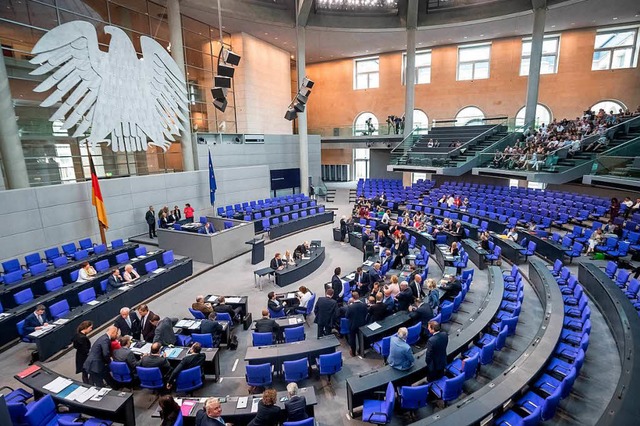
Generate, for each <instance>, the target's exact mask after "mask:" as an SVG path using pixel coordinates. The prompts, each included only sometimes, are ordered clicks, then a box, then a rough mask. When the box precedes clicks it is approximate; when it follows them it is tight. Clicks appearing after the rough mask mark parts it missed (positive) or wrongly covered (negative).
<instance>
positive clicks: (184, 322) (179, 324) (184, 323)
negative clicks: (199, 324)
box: [176, 320, 193, 328]
mask: <svg viewBox="0 0 640 426" xmlns="http://www.w3.org/2000/svg"><path fill="white" fill-rule="evenodd" d="M192 325H193V320H180V321H178V322H177V323H176V327H178V328H189V327H191V326H192Z"/></svg>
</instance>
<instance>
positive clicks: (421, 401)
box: [399, 384, 430, 410]
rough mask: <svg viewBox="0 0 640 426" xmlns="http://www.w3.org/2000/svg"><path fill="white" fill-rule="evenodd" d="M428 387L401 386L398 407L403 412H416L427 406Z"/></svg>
mask: <svg viewBox="0 0 640 426" xmlns="http://www.w3.org/2000/svg"><path fill="white" fill-rule="evenodd" d="M429 388H430V386H429V385H428V384H427V385H422V386H402V387H401V388H400V392H399V393H400V406H401V407H402V408H403V409H405V410H417V409H418V408H421V407H426V405H427V395H428V394H429Z"/></svg>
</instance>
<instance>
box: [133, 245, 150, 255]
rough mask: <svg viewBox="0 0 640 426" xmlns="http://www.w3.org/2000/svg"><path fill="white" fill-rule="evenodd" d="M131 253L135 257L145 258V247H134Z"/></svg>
mask: <svg viewBox="0 0 640 426" xmlns="http://www.w3.org/2000/svg"><path fill="white" fill-rule="evenodd" d="M133 253H134V254H135V255H136V257H140V256H145V255H146V254H147V248H146V247H145V246H140V247H136V249H135V250H134V251H133Z"/></svg>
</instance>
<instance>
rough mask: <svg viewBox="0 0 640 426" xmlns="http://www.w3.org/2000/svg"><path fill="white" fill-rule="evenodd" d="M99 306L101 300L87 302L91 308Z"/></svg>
mask: <svg viewBox="0 0 640 426" xmlns="http://www.w3.org/2000/svg"><path fill="white" fill-rule="evenodd" d="M99 304H100V301H99V300H92V301H91V302H87V305H91V306H96V305H99Z"/></svg>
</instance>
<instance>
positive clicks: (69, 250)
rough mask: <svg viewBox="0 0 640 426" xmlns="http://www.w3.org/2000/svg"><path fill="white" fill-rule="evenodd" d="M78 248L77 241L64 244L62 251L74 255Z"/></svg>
mask: <svg viewBox="0 0 640 426" xmlns="http://www.w3.org/2000/svg"><path fill="white" fill-rule="evenodd" d="M76 250H77V249H76V245H75V243H69V244H64V245H63V246H62V251H63V252H64V254H65V255H67V256H72V255H73V254H74V253H75V252H76Z"/></svg>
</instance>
